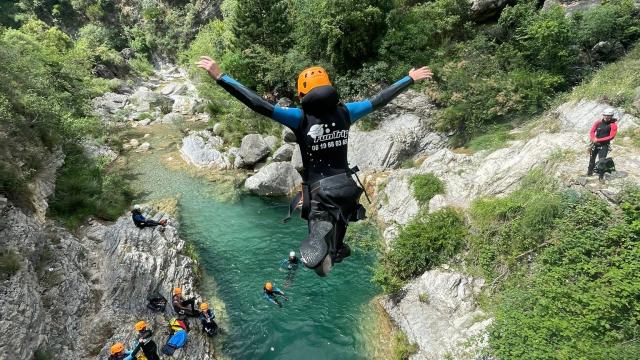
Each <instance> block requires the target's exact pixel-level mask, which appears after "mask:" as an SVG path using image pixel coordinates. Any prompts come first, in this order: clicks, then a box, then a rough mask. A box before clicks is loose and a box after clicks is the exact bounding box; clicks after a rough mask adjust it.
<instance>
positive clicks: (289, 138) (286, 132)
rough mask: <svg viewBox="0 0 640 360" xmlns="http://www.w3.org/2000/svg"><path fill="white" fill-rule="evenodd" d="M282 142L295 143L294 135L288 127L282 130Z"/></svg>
mask: <svg viewBox="0 0 640 360" xmlns="http://www.w3.org/2000/svg"><path fill="white" fill-rule="evenodd" d="M282 141H284V142H296V134H294V133H293V131H291V129H289V128H288V127H286V126H285V127H283V128H282Z"/></svg>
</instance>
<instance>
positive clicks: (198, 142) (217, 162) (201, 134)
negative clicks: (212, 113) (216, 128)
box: [180, 131, 231, 170]
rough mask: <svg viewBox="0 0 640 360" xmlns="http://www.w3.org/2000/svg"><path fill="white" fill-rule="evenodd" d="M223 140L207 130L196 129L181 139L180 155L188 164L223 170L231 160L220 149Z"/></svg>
mask: <svg viewBox="0 0 640 360" xmlns="http://www.w3.org/2000/svg"><path fill="white" fill-rule="evenodd" d="M223 144H224V140H223V139H222V138H220V137H218V136H214V135H212V134H211V133H210V132H208V131H196V132H192V133H191V134H189V135H188V136H187V137H185V138H183V139H182V147H181V148H180V155H181V156H182V158H183V159H184V160H185V161H186V162H188V163H189V164H192V165H195V166H197V167H200V168H213V169H216V170H225V169H229V168H231V162H230V161H229V158H228V156H227V155H225V154H224V153H223V152H222V151H221V149H222V146H223Z"/></svg>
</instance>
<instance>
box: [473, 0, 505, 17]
mask: <svg viewBox="0 0 640 360" xmlns="http://www.w3.org/2000/svg"><path fill="white" fill-rule="evenodd" d="M507 4H509V0H472V1H471V16H472V17H473V19H474V20H476V21H482V20H486V19H489V18H491V17H495V16H498V15H499V14H500V12H501V11H502V9H503V8H504V7H505V6H506V5H507Z"/></svg>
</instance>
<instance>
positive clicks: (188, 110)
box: [171, 95, 202, 115]
mask: <svg viewBox="0 0 640 360" xmlns="http://www.w3.org/2000/svg"><path fill="white" fill-rule="evenodd" d="M172 98H173V99H174V100H175V102H174V103H173V108H172V110H171V111H173V112H175V113H178V114H183V115H193V114H195V113H196V112H197V111H196V110H197V109H199V105H200V104H201V103H202V101H201V100H200V99H199V98H198V97H196V96H190V95H175V96H172Z"/></svg>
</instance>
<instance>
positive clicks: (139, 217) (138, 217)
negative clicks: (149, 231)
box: [133, 214, 145, 222]
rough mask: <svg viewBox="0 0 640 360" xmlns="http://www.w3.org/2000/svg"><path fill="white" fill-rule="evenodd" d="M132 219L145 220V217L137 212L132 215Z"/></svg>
mask: <svg viewBox="0 0 640 360" xmlns="http://www.w3.org/2000/svg"><path fill="white" fill-rule="evenodd" d="M133 220H134V221H139V222H144V220H145V219H144V216H142V215H140V214H138V215H135V216H134V217H133Z"/></svg>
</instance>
